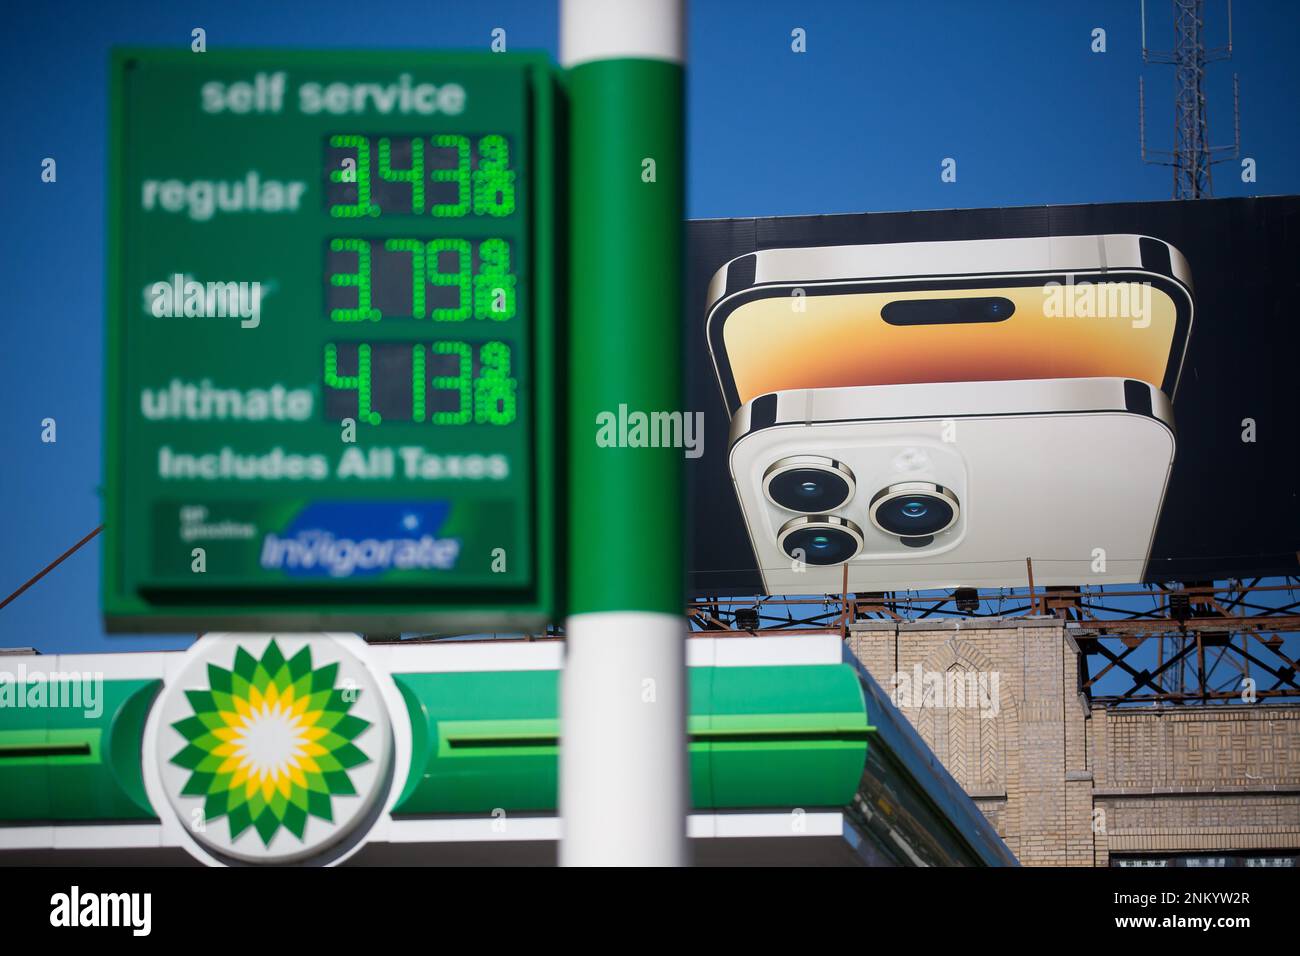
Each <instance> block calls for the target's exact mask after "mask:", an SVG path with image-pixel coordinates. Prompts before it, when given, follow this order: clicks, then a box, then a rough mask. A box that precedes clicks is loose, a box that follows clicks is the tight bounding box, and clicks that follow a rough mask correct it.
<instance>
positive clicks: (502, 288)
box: [474, 239, 515, 322]
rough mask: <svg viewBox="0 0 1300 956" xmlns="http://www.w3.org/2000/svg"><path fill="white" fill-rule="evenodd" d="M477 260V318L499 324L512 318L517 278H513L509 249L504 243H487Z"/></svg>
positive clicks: (498, 241) (488, 240)
mask: <svg viewBox="0 0 1300 956" xmlns="http://www.w3.org/2000/svg"><path fill="white" fill-rule="evenodd" d="M478 257H479V267H478V274H477V275H476V276H474V318H476V319H495V320H497V321H498V322H501V321H504V320H506V319H509V318H513V317H514V314H515V277H514V276H513V275H511V274H510V245H509V244H508V243H507V242H506V241H505V240H504V239H485V240H483V242H482V244H481V245H480V246H479V248H478Z"/></svg>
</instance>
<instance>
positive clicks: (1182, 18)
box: [1138, 0, 1241, 199]
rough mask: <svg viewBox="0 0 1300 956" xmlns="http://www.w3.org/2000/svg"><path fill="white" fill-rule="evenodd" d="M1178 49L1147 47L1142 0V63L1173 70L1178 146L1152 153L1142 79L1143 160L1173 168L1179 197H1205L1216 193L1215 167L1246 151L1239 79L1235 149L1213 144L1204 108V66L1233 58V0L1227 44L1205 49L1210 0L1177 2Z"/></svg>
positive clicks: (1235, 89) (1140, 132)
mask: <svg viewBox="0 0 1300 956" xmlns="http://www.w3.org/2000/svg"><path fill="white" fill-rule="evenodd" d="M1172 4H1173V13H1174V48H1173V50H1148V49H1147V5H1146V0H1142V62H1143V63H1164V64H1169V65H1172V66H1173V67H1174V76H1175V80H1174V83H1175V86H1176V90H1175V94H1174V148H1173V151H1172V152H1171V151H1167V150H1148V149H1147V145H1146V142H1147V141H1146V95H1145V91H1144V89H1143V78H1142V77H1141V76H1139V77H1138V135H1139V137H1140V142H1141V152H1142V161H1143V162H1144V163H1151V164H1154V165H1158V166H1172V167H1173V170H1174V198H1175V199H1205V198H1207V197H1209V196H1210V195H1212V193H1213V187H1214V183H1213V179H1212V177H1211V175H1210V168H1211V167H1212V166H1214V165H1216V164H1218V163H1223V162H1228V161H1229V160H1235V159H1236V158H1237V157H1238V156H1239V155H1240V152H1241V113H1240V109H1239V97H1238V87H1237V75H1236V74H1235V73H1234V74H1233V75H1232V125H1233V133H1234V135H1233V145H1231V146H1211V145H1210V124H1209V119H1208V117H1207V114H1206V106H1205V66H1206V64H1207V63H1213V62H1215V61H1216V60H1226V59H1228V58H1230V57H1231V56H1232V0H1228V45H1227V46H1226V47H1215V48H1213V49H1210V50H1207V49H1206V48H1205V38H1204V31H1205V17H1204V13H1205V0H1172Z"/></svg>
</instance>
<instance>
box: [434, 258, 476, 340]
mask: <svg viewBox="0 0 1300 956" xmlns="http://www.w3.org/2000/svg"><path fill="white" fill-rule="evenodd" d="M444 253H445V254H446V255H447V257H448V258H450V257H451V256H455V259H456V268H455V269H453V270H452V271H451V272H443V271H442V269H441V268H440V265H441V261H442V259H443V254H444ZM428 262H429V282H430V284H432V285H438V286H456V287H457V297H456V306H455V308H452V307H450V306H448V307H446V308H435V309H434V310H433V318H434V321H436V322H461V321H463V320H465V319H467V318H469V315H470V311H471V308H470V306H471V299H470V283H471V279H472V275H473V273H472V270H473V259H472V258H471V256H470V245H469V242H468V241H467V240H465V239H434V240H432V241H430V242H429V245H428Z"/></svg>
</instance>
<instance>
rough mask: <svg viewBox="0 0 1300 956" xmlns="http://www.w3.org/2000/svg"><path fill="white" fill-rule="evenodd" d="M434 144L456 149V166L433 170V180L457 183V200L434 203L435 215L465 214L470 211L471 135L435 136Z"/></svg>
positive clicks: (454, 216) (441, 147)
mask: <svg viewBox="0 0 1300 956" xmlns="http://www.w3.org/2000/svg"><path fill="white" fill-rule="evenodd" d="M433 145H434V146H436V147H437V148H439V149H454V150H455V151H456V167H455V168H454V169H435V170H434V171H433V181H434V182H435V183H455V184H456V201H455V202H443V203H434V204H433V208H432V210H431V211H432V213H433V214H434V215H435V216H440V217H446V218H449V219H454V218H457V217H459V216H463V215H465V213H466V212H468V211H469V187H470V180H469V137H468V136H454V135H450V134H447V135H441V136H434V137H433Z"/></svg>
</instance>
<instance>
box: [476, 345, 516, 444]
mask: <svg viewBox="0 0 1300 956" xmlns="http://www.w3.org/2000/svg"><path fill="white" fill-rule="evenodd" d="M479 362H480V363H481V365H482V368H480V369H479V376H478V379H477V380H476V381H475V382H474V421H476V422H478V423H479V424H490V425H508V424H510V423H511V422H513V421H514V420H515V391H516V389H517V387H518V382H517V381H515V379H513V378H511V377H510V346H508V345H506V344H505V343H504V342H488V343H487V344H486V345H484V346H483V347H482V348H480V349H479Z"/></svg>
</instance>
